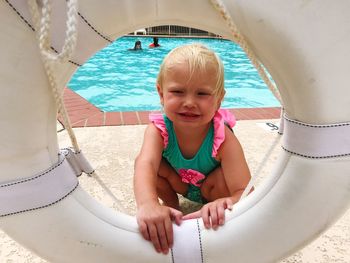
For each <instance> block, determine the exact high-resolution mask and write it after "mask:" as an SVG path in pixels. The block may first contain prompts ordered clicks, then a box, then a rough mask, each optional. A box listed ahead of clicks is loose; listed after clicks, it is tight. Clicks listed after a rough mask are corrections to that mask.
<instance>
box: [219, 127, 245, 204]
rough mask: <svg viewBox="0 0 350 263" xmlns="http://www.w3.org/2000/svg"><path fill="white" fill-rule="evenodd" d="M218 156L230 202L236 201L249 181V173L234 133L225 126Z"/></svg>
mask: <svg viewBox="0 0 350 263" xmlns="http://www.w3.org/2000/svg"><path fill="white" fill-rule="evenodd" d="M219 156H220V158H221V168H222V171H223V174H224V178H225V181H226V185H227V187H228V189H229V191H230V193H231V197H232V202H233V203H236V202H238V201H239V198H240V197H241V195H242V193H243V191H244V189H245V188H246V186H247V184H248V183H249V180H250V178H251V175H250V171H249V168H248V164H247V161H246V159H245V156H244V152H243V149H242V146H241V144H240V142H239V141H238V139H237V137H236V136H235V134H234V133H233V132H232V131H230V130H229V129H228V128H227V127H226V129H225V141H224V142H223V144H222V145H221V147H220V149H219Z"/></svg>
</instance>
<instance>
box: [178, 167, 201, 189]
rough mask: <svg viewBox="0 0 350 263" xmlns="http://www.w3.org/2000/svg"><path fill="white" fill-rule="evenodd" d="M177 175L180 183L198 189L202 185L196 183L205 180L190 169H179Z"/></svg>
mask: <svg viewBox="0 0 350 263" xmlns="http://www.w3.org/2000/svg"><path fill="white" fill-rule="evenodd" d="M179 175H180V177H181V180H182V182H184V183H187V184H193V185H195V186H197V187H200V186H201V184H202V183H198V181H200V180H202V179H204V178H205V175H204V174H202V173H200V172H198V171H196V170H192V169H179Z"/></svg>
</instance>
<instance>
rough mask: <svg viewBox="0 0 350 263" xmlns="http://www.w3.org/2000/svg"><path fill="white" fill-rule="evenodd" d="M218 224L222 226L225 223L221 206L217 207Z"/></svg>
mask: <svg viewBox="0 0 350 263" xmlns="http://www.w3.org/2000/svg"><path fill="white" fill-rule="evenodd" d="M217 211H218V224H219V225H220V226H222V225H223V224H224V223H225V208H224V207H223V206H218V209H217Z"/></svg>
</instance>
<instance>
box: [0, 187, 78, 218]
mask: <svg viewBox="0 0 350 263" xmlns="http://www.w3.org/2000/svg"><path fill="white" fill-rule="evenodd" d="M78 185H79V181H78V182H77V184H76V185H75V186H74V188H73V189H72V190H71V191H69V193H67V194H66V195H65V196H63V197H61V198H60V199H58V200H56V201H55V202H52V203H50V204H47V205H43V206H40V207H34V208H30V209H25V210H21V211H17V212H13V213H9V214H4V215H0V217H5V216H11V215H16V214H20V213H24V212H29V211H33V210H38V209H41V208H45V207H49V206H51V205H54V204H56V203H58V202H60V201H62V200H63V199H64V198H66V197H67V196H68V195H70V194H71V193H72V192H73V191H74V190H75V189H76V188H77V187H78Z"/></svg>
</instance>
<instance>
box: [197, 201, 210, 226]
mask: <svg viewBox="0 0 350 263" xmlns="http://www.w3.org/2000/svg"><path fill="white" fill-rule="evenodd" d="M200 212H201V214H202V220H203V224H204V227H205V228H206V229H209V228H210V216H211V215H210V211H209V207H208V205H205V206H203V207H202V209H201V210H200Z"/></svg>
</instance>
